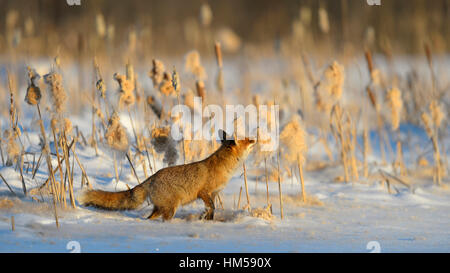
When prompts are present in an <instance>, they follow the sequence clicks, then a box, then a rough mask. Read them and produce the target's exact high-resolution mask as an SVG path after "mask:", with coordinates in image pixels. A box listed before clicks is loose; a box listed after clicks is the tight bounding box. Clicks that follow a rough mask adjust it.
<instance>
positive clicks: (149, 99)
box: [147, 96, 162, 119]
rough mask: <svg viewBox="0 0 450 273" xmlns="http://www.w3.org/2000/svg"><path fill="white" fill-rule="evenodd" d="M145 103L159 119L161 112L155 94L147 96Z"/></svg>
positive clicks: (160, 106)
mask: <svg viewBox="0 0 450 273" xmlns="http://www.w3.org/2000/svg"><path fill="white" fill-rule="evenodd" d="M147 103H148V105H149V106H150V108H151V109H152V111H153V113H155V115H156V116H157V117H158V118H159V119H160V118H161V114H162V105H161V103H160V102H159V101H158V100H156V98H155V96H148V97H147Z"/></svg>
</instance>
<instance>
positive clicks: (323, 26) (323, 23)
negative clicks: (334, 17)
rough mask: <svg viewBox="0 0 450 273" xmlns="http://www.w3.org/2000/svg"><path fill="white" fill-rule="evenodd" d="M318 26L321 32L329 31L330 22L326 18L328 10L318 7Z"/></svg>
mask: <svg viewBox="0 0 450 273" xmlns="http://www.w3.org/2000/svg"><path fill="white" fill-rule="evenodd" d="M319 27H320V30H321V31H322V32H323V33H328V32H329V31H330V22H329V20H328V12H327V10H326V9H325V8H323V7H320V8H319Z"/></svg>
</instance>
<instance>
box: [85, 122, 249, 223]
mask: <svg viewBox="0 0 450 273" xmlns="http://www.w3.org/2000/svg"><path fill="white" fill-rule="evenodd" d="M219 133H220V134H221V139H222V140H221V141H222V145H221V146H220V148H219V149H218V150H217V151H215V152H214V153H213V154H212V155H210V156H209V157H207V158H206V159H203V160H201V161H198V162H193V163H189V164H184V165H179V166H172V167H167V168H164V169H161V170H159V171H158V172H156V173H155V174H153V175H152V176H150V177H149V178H147V179H146V180H145V181H144V182H143V183H141V184H140V185H137V186H136V187H134V188H133V189H130V190H127V191H121V192H107V191H101V190H88V191H86V192H84V193H82V194H81V196H80V197H79V198H78V201H79V202H80V203H81V204H82V205H85V206H94V207H99V208H103V209H108V210H133V209H136V208H137V207H138V206H140V205H141V204H142V203H144V201H145V200H146V199H147V197H149V198H150V200H151V202H152V203H153V205H154V208H153V212H152V214H151V215H150V216H149V217H148V219H156V218H158V217H159V216H161V215H162V217H163V219H164V220H170V219H172V218H173V216H174V215H175V212H176V210H177V208H178V206H180V205H186V204H189V203H191V202H193V201H195V200H197V199H202V200H203V202H205V206H206V211H205V213H204V214H203V215H202V218H204V219H206V220H212V219H213V218H214V209H215V207H214V199H215V197H216V195H217V194H218V193H219V192H220V191H221V190H222V189H223V188H225V186H226V184H227V183H228V180H230V178H231V176H232V175H233V173H234V172H235V170H236V168H238V167H239V166H241V165H242V163H243V161H244V160H245V158H246V157H247V156H248V154H249V153H250V151H251V148H252V147H253V145H254V144H255V142H256V141H255V140H252V139H249V138H245V139H244V140H231V139H229V137H227V134H226V133H225V132H224V131H222V130H220V131H219Z"/></svg>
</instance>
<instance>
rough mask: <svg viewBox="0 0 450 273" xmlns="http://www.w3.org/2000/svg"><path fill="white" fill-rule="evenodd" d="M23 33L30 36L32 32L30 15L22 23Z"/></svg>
mask: <svg viewBox="0 0 450 273" xmlns="http://www.w3.org/2000/svg"><path fill="white" fill-rule="evenodd" d="M24 28H25V35H26V36H28V37H30V36H33V34H34V22H33V19H32V18H31V17H27V19H26V20H25V23H24Z"/></svg>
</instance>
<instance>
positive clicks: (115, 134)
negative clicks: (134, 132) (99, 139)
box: [105, 112, 129, 152]
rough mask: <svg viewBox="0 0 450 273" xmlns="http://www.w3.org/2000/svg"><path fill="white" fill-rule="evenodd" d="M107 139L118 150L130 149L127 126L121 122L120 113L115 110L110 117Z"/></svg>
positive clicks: (110, 145)
mask: <svg viewBox="0 0 450 273" xmlns="http://www.w3.org/2000/svg"><path fill="white" fill-rule="evenodd" d="M105 139H106V141H107V144H108V145H109V147H111V148H112V149H114V150H116V151H121V152H125V151H126V150H128V145H129V142H128V135H127V133H126V131H125V128H124V127H123V126H122V124H121V123H120V118H119V115H118V114H117V113H116V112H114V113H113V114H112V116H111V118H110V119H109V123H108V128H107V129H106V133H105Z"/></svg>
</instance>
